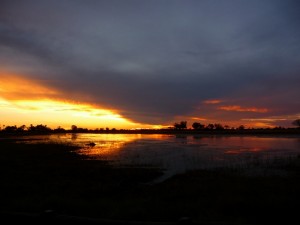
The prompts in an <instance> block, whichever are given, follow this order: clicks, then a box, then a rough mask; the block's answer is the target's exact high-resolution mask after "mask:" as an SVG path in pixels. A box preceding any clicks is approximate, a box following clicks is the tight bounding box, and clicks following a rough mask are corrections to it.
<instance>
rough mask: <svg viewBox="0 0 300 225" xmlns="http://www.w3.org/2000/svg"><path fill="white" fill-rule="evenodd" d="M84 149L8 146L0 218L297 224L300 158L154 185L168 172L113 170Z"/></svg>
mask: <svg viewBox="0 0 300 225" xmlns="http://www.w3.org/2000/svg"><path fill="white" fill-rule="evenodd" d="M77 150H78V147H77V146H73V145H66V144H59V143H48V144H25V143H22V142H18V141H17V140H3V139H2V140H1V142H0V174H1V186H0V198H1V202H0V211H1V217H2V218H3V219H8V221H11V222H13V221H16V222H18V221H23V222H25V221H30V222H32V223H41V222H42V223H46V222H48V223H49V224H50V223H51V224H53V223H54V222H59V221H60V222H68V223H73V224H83V223H98V224H103V223H111V224H131V223H132V221H142V222H144V223H148V222H149V221H150V222H151V221H152V222H159V223H165V224H176V223H190V222H193V223H199V224H274V223H281V224H294V222H293V221H294V220H295V219H296V221H298V209H299V208H300V207H299V206H300V204H299V203H300V201H299V200H300V194H299V190H300V179H299V178H300V173H299V169H300V158H299V157H298V158H294V159H289V160H285V161H284V162H281V161H280V160H277V161H276V163H275V162H274V163H273V164H272V163H271V164H270V163H269V164H268V165H262V164H260V165H251V166H249V167H244V168H220V169H217V170H213V171H210V170H207V171H206V170H202V171H193V172H189V173H186V174H182V175H177V176H174V177H172V178H170V179H168V180H166V181H165V182H163V183H159V184H151V181H152V180H154V179H155V178H157V177H159V176H160V175H161V174H162V173H163V171H161V170H159V169H155V168H132V167H131V168H113V167H111V166H109V165H108V164H107V163H106V162H102V161H99V160H97V161H96V160H92V159H87V158H83V156H79V155H77V154H76V151H77ZM53 221H54V222H53ZM128 221H130V222H128ZM7 224H10V223H7Z"/></svg>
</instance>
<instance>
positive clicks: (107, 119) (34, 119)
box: [0, 74, 151, 129]
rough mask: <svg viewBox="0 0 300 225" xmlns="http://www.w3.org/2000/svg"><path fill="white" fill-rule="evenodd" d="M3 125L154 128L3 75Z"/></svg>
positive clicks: (0, 91) (0, 82)
mask: <svg viewBox="0 0 300 225" xmlns="http://www.w3.org/2000/svg"><path fill="white" fill-rule="evenodd" d="M0 118H1V121H0V123H1V125H4V124H5V125H22V124H26V125H28V124H47V125H49V126H50V127H52V128H55V127H57V126H61V127H64V128H67V129H69V128H70V127H71V125H73V124H75V125H77V126H80V127H86V128H90V129H95V128H105V127H110V128H113V127H115V128H123V129H130V128H136V127H142V128H145V127H151V125H150V126H149V125H144V124H139V123H134V122H131V121H130V120H128V119H126V118H123V117H122V116H121V115H120V114H118V112H117V111H116V110H112V109H103V108H102V107H100V106H97V105H91V104H86V103H82V102H75V101H71V100H69V99H64V98H63V93H61V92H59V91H58V90H55V89H54V88H50V87H47V86H45V85H44V84H43V82H41V81H36V80H29V79H25V78H22V77H18V76H15V75H11V76H8V75H5V76H1V74H0Z"/></svg>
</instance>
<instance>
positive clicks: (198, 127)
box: [192, 122, 204, 130]
mask: <svg viewBox="0 0 300 225" xmlns="http://www.w3.org/2000/svg"><path fill="white" fill-rule="evenodd" d="M192 127H193V128H194V129H195V130H200V129H203V128H204V125H203V124H201V123H198V122H195V123H193V124H192Z"/></svg>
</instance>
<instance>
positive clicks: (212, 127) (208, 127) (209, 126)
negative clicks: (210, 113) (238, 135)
mask: <svg viewBox="0 0 300 225" xmlns="http://www.w3.org/2000/svg"><path fill="white" fill-rule="evenodd" d="M206 128H207V129H209V130H213V129H214V128H215V125H213V124H212V123H210V124H208V125H207V126H206Z"/></svg>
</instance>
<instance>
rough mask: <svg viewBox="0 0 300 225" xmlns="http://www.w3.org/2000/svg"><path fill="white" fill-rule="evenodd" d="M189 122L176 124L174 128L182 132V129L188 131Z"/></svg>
mask: <svg viewBox="0 0 300 225" xmlns="http://www.w3.org/2000/svg"><path fill="white" fill-rule="evenodd" d="M186 125H187V122H186V121H181V122H180V123H175V124H174V128H175V129H179V130H181V129H186V128H187V126H186Z"/></svg>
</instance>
